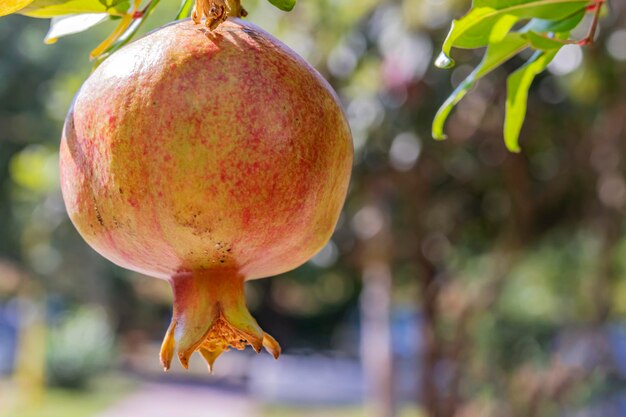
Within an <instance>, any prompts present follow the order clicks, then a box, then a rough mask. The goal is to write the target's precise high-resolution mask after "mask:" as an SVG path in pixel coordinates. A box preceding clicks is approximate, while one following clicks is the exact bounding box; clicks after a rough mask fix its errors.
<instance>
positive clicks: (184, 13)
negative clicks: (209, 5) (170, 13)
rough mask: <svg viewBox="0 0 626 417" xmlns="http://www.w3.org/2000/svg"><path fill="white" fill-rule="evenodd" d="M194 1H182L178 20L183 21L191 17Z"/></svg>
mask: <svg viewBox="0 0 626 417" xmlns="http://www.w3.org/2000/svg"><path fill="white" fill-rule="evenodd" d="M193 3H194V0H182V1H181V3H180V8H179V9H178V13H177V14H176V20H181V19H185V18H187V17H189V14H190V13H191V9H192V8H193Z"/></svg>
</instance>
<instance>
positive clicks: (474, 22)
mask: <svg viewBox="0 0 626 417" xmlns="http://www.w3.org/2000/svg"><path fill="white" fill-rule="evenodd" d="M602 3H603V1H602V0H474V2H473V5H472V7H471V9H470V11H469V12H468V13H467V14H466V15H465V16H463V17H462V18H460V19H458V20H454V21H453V22H452V26H451V28H450V31H449V32H448V35H447V37H446V39H445V41H444V43H443V46H442V49H441V54H440V55H439V57H438V58H437V60H436V62H435V65H437V66H438V67H440V68H451V67H453V66H454V64H455V63H454V60H453V59H452V57H451V56H450V55H451V51H452V49H453V48H462V49H477V48H485V53H484V56H483V59H482V61H481V62H480V63H479V64H478V65H477V66H476V68H474V70H473V71H472V72H471V73H470V74H469V75H468V76H467V77H466V78H465V79H464V80H463V81H462V82H461V83H460V84H459V85H458V87H456V89H455V90H454V91H453V92H452V94H451V95H450V96H449V97H448V99H447V100H446V101H445V102H444V103H443V105H442V106H441V107H440V108H439V111H438V112H437V114H436V116H435V119H434V121H433V125H432V135H433V137H434V138H435V139H445V138H446V135H445V133H444V124H445V122H446V119H447V118H448V116H449V114H450V112H451V111H452V109H453V108H454V107H455V106H456V105H457V103H459V101H461V100H462V99H463V97H465V95H466V94H467V93H468V92H469V91H470V90H471V89H472V88H473V87H474V86H475V85H476V83H477V82H478V81H479V80H480V79H481V78H483V77H485V76H486V75H487V74H489V73H490V72H492V71H494V70H495V69H497V68H498V67H500V66H502V65H503V64H504V63H506V62H507V61H509V60H510V59H511V58H513V57H515V56H517V55H519V54H520V53H522V52H524V51H527V50H531V51H532V52H533V53H532V54H531V56H530V58H529V59H528V60H527V61H526V63H525V64H524V65H522V66H521V67H520V68H518V69H517V70H516V71H514V72H513V73H511V74H510V75H509V77H508V81H507V99H506V113H505V122H504V141H505V144H506V147H507V148H508V149H509V150H510V151H511V152H519V151H520V146H519V135H520V130H521V128H522V124H523V122H524V119H525V117H526V109H527V99H528V89H529V88H530V86H531V84H532V82H533V80H534V79H535V77H536V76H537V75H538V74H540V73H541V72H543V71H544V70H545V69H546V68H547V66H548V65H549V64H550V62H552V60H553V59H554V58H555V56H556V55H557V53H558V52H559V50H560V49H561V48H563V47H564V46H566V45H570V44H575V43H578V44H584V43H587V41H589V40H590V39H585V40H583V41H578V42H577V41H574V40H571V39H570V33H571V32H572V30H574V29H575V28H577V27H578V26H579V25H580V24H581V22H582V21H583V18H584V16H585V14H586V13H588V12H594V13H596V12H599V11H600V8H601V6H602ZM597 17H598V13H596V14H595V16H594V19H597ZM590 36H591V37H592V36H593V34H592V33H591V35H590Z"/></svg>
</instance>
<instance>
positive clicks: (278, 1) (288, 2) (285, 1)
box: [269, 0, 296, 12]
mask: <svg viewBox="0 0 626 417" xmlns="http://www.w3.org/2000/svg"><path fill="white" fill-rule="evenodd" d="M269 2H270V3H272V4H273V5H274V6H276V7H278V8H279V9H280V10H284V11H285V12H290V11H291V10H292V9H293V8H294V6H295V5H296V0H269Z"/></svg>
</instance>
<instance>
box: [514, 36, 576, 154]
mask: <svg viewBox="0 0 626 417" xmlns="http://www.w3.org/2000/svg"><path fill="white" fill-rule="evenodd" d="M567 37H568V36H567V35H565V36H562V37H561V38H562V39H567ZM559 49H560V48H559ZM559 49H552V50H549V51H538V52H536V53H535V54H534V55H533V56H532V57H531V58H530V59H529V60H528V62H526V64H524V65H523V66H522V67H520V68H519V69H518V70H517V71H515V72H514V73H512V74H511V75H510V76H509V78H508V80H507V97H506V113H505V119H504V143H505V145H506V147H507V149H508V150H509V151H511V152H519V151H520V147H519V135H520V131H521V130H522V125H523V124H524V119H525V118H526V110H527V102H528V89H529V88H530V86H531V84H532V82H533V80H534V79H535V77H536V76H537V75H538V74H540V73H541V72H543V71H544V70H545V69H546V67H547V66H548V64H550V62H552V60H553V59H554V57H555V56H556V54H557V53H558V52H559Z"/></svg>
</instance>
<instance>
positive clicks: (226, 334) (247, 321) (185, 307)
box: [161, 269, 280, 370]
mask: <svg viewBox="0 0 626 417" xmlns="http://www.w3.org/2000/svg"><path fill="white" fill-rule="evenodd" d="M171 284H172V290H173V292H174V312H173V317H172V322H171V324H170V327H169V329H168V330H167V333H166V335H165V339H164V340H163V345H162V346H161V364H162V365H163V369H165V370H168V369H169V367H170V365H171V362H172V358H173V357H174V352H175V351H177V353H178V359H179V361H180V363H181V364H182V365H183V367H185V368H187V367H188V366H189V358H190V357H191V355H192V354H193V353H194V352H195V351H199V352H200V354H201V355H202V357H203V358H204V359H205V361H206V362H207V365H208V366H209V370H212V368H213V363H214V362H215V359H217V357H218V356H220V355H221V354H222V352H225V351H228V350H229V349H230V348H231V347H234V348H235V349H239V350H243V349H245V348H246V346H247V345H251V346H252V347H253V348H254V350H256V351H257V353H258V352H260V350H261V347H265V348H266V349H267V350H268V351H269V352H270V353H271V354H272V355H273V356H274V357H275V358H278V356H279V355H280V345H278V343H277V342H276V340H274V338H272V337H271V336H270V335H268V334H266V333H264V332H263V330H261V328H260V327H259V325H258V324H257V322H256V320H255V319H254V318H253V317H252V315H250V312H249V311H248V308H247V307H246V301H245V295H244V278H243V277H242V276H241V275H239V274H237V272H236V271H233V270H226V269H219V270H202V271H193V272H184V273H179V274H177V275H175V276H173V277H172V279H171Z"/></svg>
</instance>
